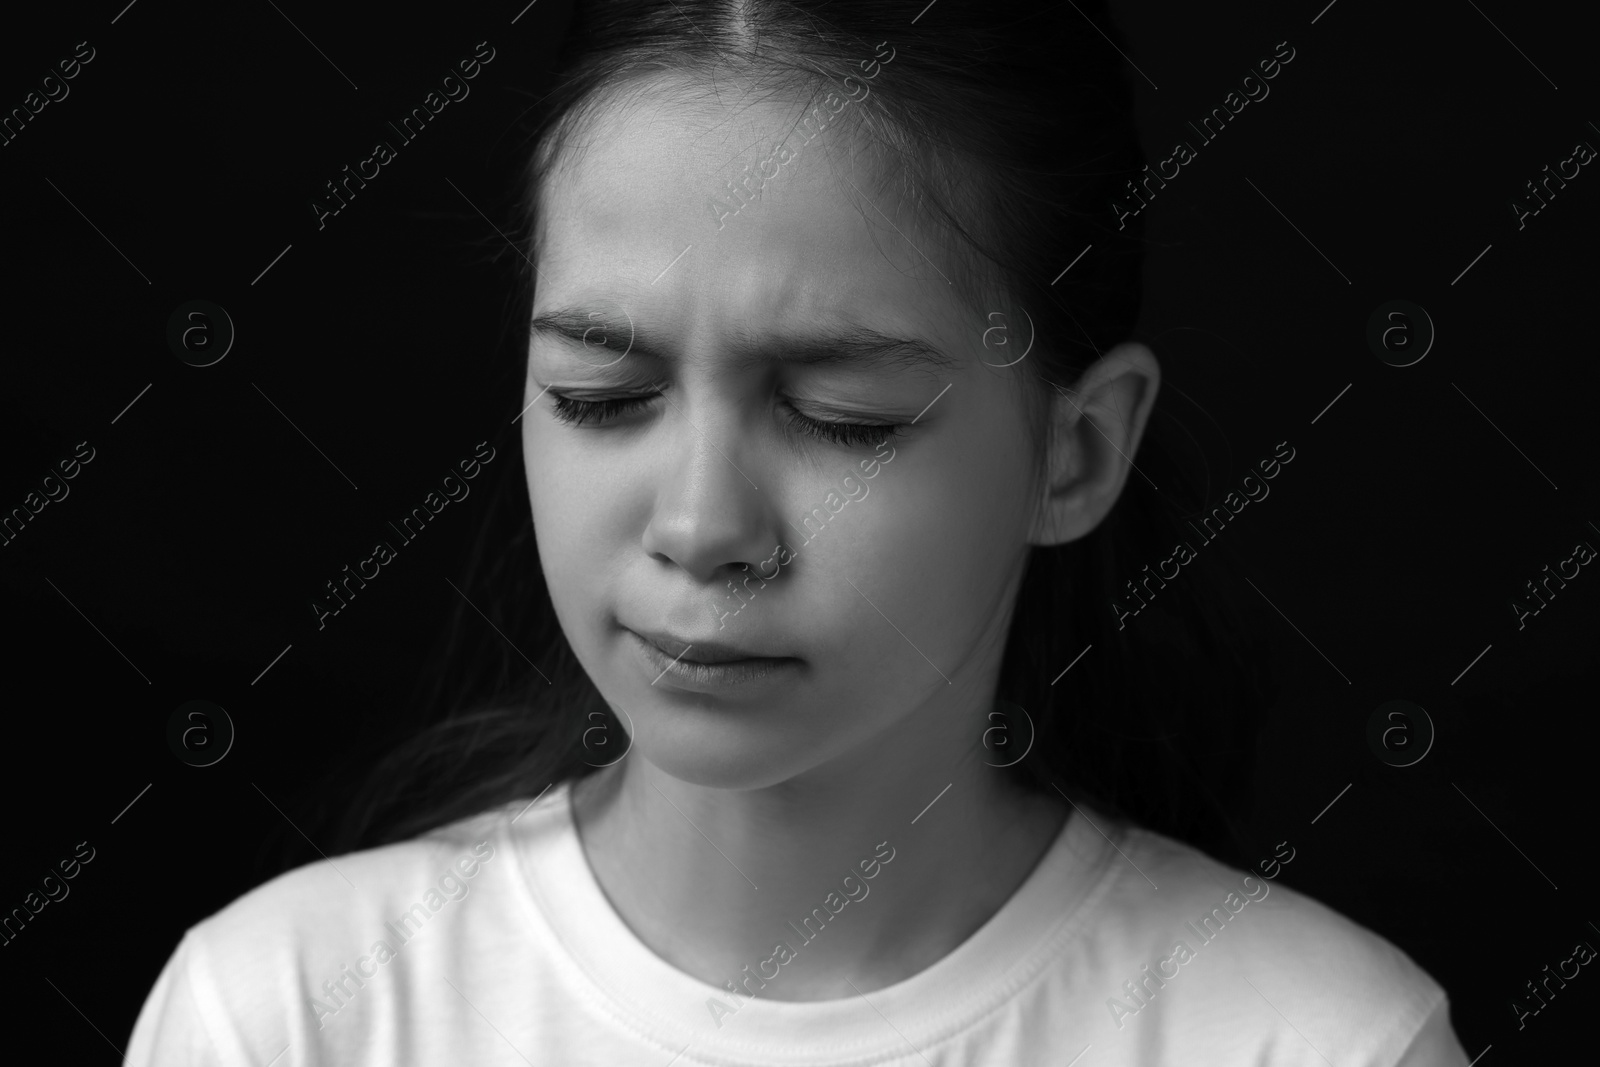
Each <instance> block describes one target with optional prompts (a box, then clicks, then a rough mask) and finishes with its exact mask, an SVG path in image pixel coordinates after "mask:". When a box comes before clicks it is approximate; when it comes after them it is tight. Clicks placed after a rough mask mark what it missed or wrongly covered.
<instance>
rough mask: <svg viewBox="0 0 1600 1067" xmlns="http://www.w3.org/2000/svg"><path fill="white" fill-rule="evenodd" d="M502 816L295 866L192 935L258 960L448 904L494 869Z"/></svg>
mask: <svg viewBox="0 0 1600 1067" xmlns="http://www.w3.org/2000/svg"><path fill="white" fill-rule="evenodd" d="M503 818H504V812H503V811H501V810H499V809H496V810H494V811H489V812H484V813H482V814H479V815H475V816H473V817H471V818H469V819H464V820H461V821H459V822H456V823H452V824H450V825H448V826H445V827H441V828H439V829H437V830H433V831H431V832H429V833H427V834H424V835H422V836H420V837H417V838H413V839H411V840H408V841H401V842H397V843H395V844H391V845H384V846H381V847H379V848H372V849H364V850H361V851H358V852H350V853H346V854H344V855H342V856H333V857H331V858H327V859H323V860H318V861H316V862H313V863H308V864H306V865H304V866H302V867H297V868H295V869H294V870H291V871H287V872H285V873H283V874H280V875H278V876H277V877H276V878H273V879H271V880H270V881H268V882H265V883H263V884H262V885H259V886H257V887H256V888H254V889H252V890H250V891H249V892H248V893H245V894H244V895H243V896H240V897H239V898H237V899H236V900H234V901H233V902H232V903H230V904H228V905H227V906H226V907H224V908H222V909H221V910H220V911H218V912H216V913H215V914H213V915H211V916H209V917H207V918H206V919H204V920H202V921H201V922H199V923H197V924H196V925H195V926H194V927H193V928H191V930H190V937H191V939H193V940H197V941H199V942H201V943H203V944H205V945H206V946H208V947H223V946H226V947H227V948H229V949H230V950H234V951H244V952H247V953H250V954H255V952H254V951H252V950H256V951H265V950H266V949H267V948H268V947H271V946H283V945H285V944H293V943H297V942H302V941H304V940H306V939H307V937H308V936H314V935H315V934H316V933H317V932H318V931H320V930H323V929H328V928H337V927H339V926H341V925H344V924H347V923H348V922H350V921H351V920H361V919H364V918H366V917H367V916H371V915H391V914H396V913H397V911H396V909H397V908H398V910H399V911H404V910H405V909H406V908H407V907H409V906H410V905H411V903H412V902H413V901H416V900H418V899H420V898H422V897H425V896H427V895H428V894H429V892H430V890H431V891H433V892H434V893H437V894H439V895H441V896H442V897H444V898H446V899H448V898H450V897H451V896H460V895H463V891H464V890H466V889H467V888H468V887H467V885H466V883H468V882H469V881H471V880H474V879H476V878H477V877H478V876H479V874H480V873H481V871H482V870H483V868H484V867H485V866H487V865H489V864H491V863H492V860H493V858H494V856H495V855H496V853H497V850H498V848H499V847H500V846H499V843H498V842H499V837H500V827H501V825H502V823H503Z"/></svg>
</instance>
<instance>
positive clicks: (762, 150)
mask: <svg viewBox="0 0 1600 1067" xmlns="http://www.w3.org/2000/svg"><path fill="white" fill-rule="evenodd" d="M825 96H826V93H825V92H824V93H823V94H821V95H819V96H818V98H817V99H816V100H813V101H802V100H799V99H796V100H795V101H793V102H786V101H780V100H773V99H760V100H758V99H754V98H753V97H752V95H751V94H749V93H746V92H745V91H743V90H741V89H739V88H736V87H732V86H730V85H729V84H727V83H721V84H719V85H718V86H717V87H716V88H715V89H711V88H709V87H706V88H698V87H697V88H694V89H690V88H689V87H687V86H685V85H683V84H681V83H656V84H654V85H652V86H651V87H650V88H649V91H647V92H644V93H639V92H631V93H628V94H627V95H626V96H624V97H622V98H621V99H620V101H619V100H612V101H610V102H608V103H605V104H602V105H600V106H599V107H598V108H597V110H596V111H595V112H594V113H593V114H592V115H591V116H589V117H588V118H587V120H586V121H585V122H584V123H583V124H582V125H581V128H579V129H578V130H577V131H576V132H575V133H574V134H573V135H569V136H570V140H571V141H572V142H573V143H572V144H571V147H570V148H569V150H568V151H566V152H564V153H563V155H562V157H561V158H560V159H559V160H557V162H556V165H555V166H554V167H553V168H552V170H551V173H550V175H549V178H548V180H547V183H546V186H545V188H544V190H543V196H542V203H541V216H540V226H541V243H540V248H539V262H538V266H539V271H540V279H539V290H540V291H539V294H538V299H537V303H536V308H537V309H539V310H543V309H545V308H547V307H554V306H557V305H563V304H568V303H576V302H579V301H581V300H582V299H584V298H594V297H602V298H606V299H610V300H614V301H616V302H618V303H620V304H621V305H622V306H624V307H627V308H628V309H629V310H630V313H638V314H641V315H643V316H644V317H645V318H646V319H649V320H651V321H656V322H662V323H670V324H672V326H673V327H674V328H675V329H676V330H677V332H679V333H680V334H681V335H682V336H681V337H680V339H681V340H682V341H684V342H688V341H690V340H692V339H693V337H694V336H695V335H700V336H701V338H702V339H709V338H710V337H711V336H713V335H716V334H726V333H728V332H730V331H733V332H746V333H748V332H758V333H759V332H766V331H767V330H772V331H783V330H794V329H800V328H805V327H808V326H815V325H817V324H819V323H836V322H854V323H861V324H870V325H871V326H873V327H875V328H878V329H880V330H884V331H886V332H895V333H897V334H898V335H900V336H908V337H930V338H931V337H935V336H940V335H943V336H945V337H947V338H948V337H950V336H955V335H957V334H961V333H965V332H970V331H965V330H963V329H962V326H963V325H970V323H966V319H967V318H968V317H969V313H967V312H963V311H958V310H957V308H956V307H955V305H956V303H957V296H958V294H956V293H955V291H954V286H953V285H952V284H951V278H952V277H954V274H955V272H954V264H953V263H950V262H949V258H950V255H949V252H947V251H946V250H945V249H944V246H943V245H942V244H941V243H940V242H938V241H936V240H934V239H933V238H932V237H930V236H929V234H928V233H927V232H926V227H924V226H921V225H919V220H918V219H917V218H916V217H915V215H914V213H913V212H912V211H911V210H909V208H908V206H907V205H906V204H905V203H903V202H902V201H901V200H900V199H899V198H898V197H892V196H889V195H887V194H883V193H881V192H878V191H877V190H878V188H879V182H878V177H879V172H878V171H877V169H876V168H877V167H878V166H881V163H879V162H878V159H879V154H878V153H875V152H869V151H866V150H865V145H866V144H867V141H866V139H865V138H864V137H862V136H861V134H860V132H859V131H858V130H856V129H855V128H854V120H855V116H852V115H851V114H850V112H851V110H852V109H860V108H862V107H869V106H875V105H874V104H873V103H872V101H871V99H870V97H869V98H868V99H867V100H866V101H863V102H861V103H850V104H847V105H845V108H844V111H843V112H842V113H841V114H839V115H838V116H834V117H832V118H831V119H830V121H828V123H827V125H826V126H825V127H824V128H823V129H822V130H821V132H820V133H816V134H815V135H814V136H813V137H812V139H811V140H810V141H807V140H806V135H807V132H808V130H807V128H804V127H800V126H798V122H799V120H800V119H801V118H802V117H803V116H804V115H807V114H810V108H811V107H812V106H818V107H819V108H820V111H819V114H820V115H823V116H827V115H829V111H828V109H827V107H826V106H824V105H823V99H824V97H825ZM841 99H843V97H842V95H841V96H840V97H837V98H835V102H836V103H837V101H838V100H841ZM780 144H783V145H785V146H786V147H787V149H788V150H789V151H790V152H791V153H793V155H792V157H791V158H789V161H788V162H786V163H783V164H779V163H778V161H777V158H778V157H777V156H776V155H775V150H776V149H777V147H778V146H779V145H780ZM768 160H770V162H766V163H765V164H764V165H763V161H768ZM746 166H748V168H749V169H748V171H746V169H745V168H746ZM774 170H776V173H775V174H774ZM762 173H765V174H766V175H767V176H768V177H767V179H766V180H765V182H763V181H762V178H761V176H760V175H761V174H762ZM746 175H748V176H749V178H748V188H749V190H750V192H751V193H753V192H754V191H755V190H756V189H760V190H761V196H760V199H758V200H755V201H754V202H752V203H750V204H748V205H747V206H745V207H743V209H742V210H739V212H738V214H736V215H732V214H730V215H728V216H727V217H725V218H723V219H722V220H721V225H720V227H719V222H718V217H717V216H718V215H719V214H721V213H722V212H724V211H733V210H734V209H737V208H739V204H740V201H739V200H738V199H737V198H736V197H735V196H734V194H733V193H732V192H731V191H730V190H729V189H728V187H727V184H726V183H728V182H729V181H733V182H735V183H736V184H737V182H738V180H739V179H740V178H741V177H745V176H746ZM713 205H720V206H718V207H715V208H714V207H713ZM974 336H976V333H974Z"/></svg>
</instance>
